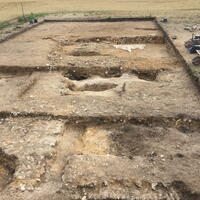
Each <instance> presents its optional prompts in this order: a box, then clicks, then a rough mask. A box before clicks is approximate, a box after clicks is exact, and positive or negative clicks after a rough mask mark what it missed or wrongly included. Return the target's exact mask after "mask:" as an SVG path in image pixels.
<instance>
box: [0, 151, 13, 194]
mask: <svg viewBox="0 0 200 200" xmlns="http://www.w3.org/2000/svg"><path fill="white" fill-rule="evenodd" d="M16 160H17V158H16V157H15V156H12V155H7V154H6V153H5V152H4V151H3V150H2V149H1V148H0V191H1V190H3V189H4V188H5V187H6V186H7V185H8V184H9V183H11V182H12V179H13V174H14V173H15V169H16V166H17V164H16Z"/></svg>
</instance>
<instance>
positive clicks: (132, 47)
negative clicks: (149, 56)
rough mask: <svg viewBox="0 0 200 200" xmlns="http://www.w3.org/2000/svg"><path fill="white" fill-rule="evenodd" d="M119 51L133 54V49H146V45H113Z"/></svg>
mask: <svg viewBox="0 0 200 200" xmlns="http://www.w3.org/2000/svg"><path fill="white" fill-rule="evenodd" d="M113 46H114V47H115V48H117V49H123V50H125V51H128V52H131V51H132V50H133V49H141V50H142V49H144V47H145V46H146V45H145V44H131V45H129V44H128V45H121V44H119V45H113Z"/></svg>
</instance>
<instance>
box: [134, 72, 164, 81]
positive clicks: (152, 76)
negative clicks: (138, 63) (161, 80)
mask: <svg viewBox="0 0 200 200" xmlns="http://www.w3.org/2000/svg"><path fill="white" fill-rule="evenodd" d="M159 72H160V70H146V71H137V70H132V71H131V73H132V74H135V75H136V76H137V77H138V78H140V79H143V80H146V81H155V80H156V78H157V76H158V74H159Z"/></svg>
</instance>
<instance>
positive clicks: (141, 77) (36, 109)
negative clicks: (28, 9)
mask: <svg viewBox="0 0 200 200" xmlns="http://www.w3.org/2000/svg"><path fill="white" fill-rule="evenodd" d="M0 51H1V52H2V53H1V54H0V71H1V73H0V91H1V96H0V104H1V107H0V117H1V120H0V132H1V135H0V190H1V196H2V198H3V199H5V200H12V199H13V200H25V199H30V200H36V199H37V200H47V199H55V200H62V199H68V200H76V199H80V200H117V199H121V200H133V199H151V200H199V199H200V184H199V183H200V175H199V174H200V171H199V170H200V162H199V158H200V146H199V141H200V135H199V130H200V109H199V108H200V102H199V93H198V90H197V89H196V87H195V86H194V85H193V83H192V81H191V79H190V77H189V75H188V74H187V72H186V70H185V69H184V66H183V65H182V63H181V62H180V60H179V59H178V58H177V57H176V56H175V54H174V52H173V51H172V49H171V48H170V46H169V45H167V44H165V40H164V37H163V35H162V34H161V32H160V30H159V29H158V27H157V26H156V25H155V24H154V22H151V21H140V22H90V23H89V22H82V23H81V22H79V23H78V22H68V23H67V22H59V23H58V22H57V23H45V24H43V25H40V26H38V27H35V28H34V29H32V30H31V31H28V32H25V33H23V34H21V35H19V36H17V37H15V38H13V39H11V40H9V41H7V42H4V43H2V44H1V45H0Z"/></svg>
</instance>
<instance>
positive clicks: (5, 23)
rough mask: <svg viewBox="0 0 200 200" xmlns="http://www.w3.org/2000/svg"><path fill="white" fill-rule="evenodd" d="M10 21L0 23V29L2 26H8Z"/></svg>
mask: <svg viewBox="0 0 200 200" xmlns="http://www.w3.org/2000/svg"><path fill="white" fill-rule="evenodd" d="M10 25H11V24H10V22H3V23H0V30H1V29H3V28H6V27H8V26H10Z"/></svg>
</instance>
